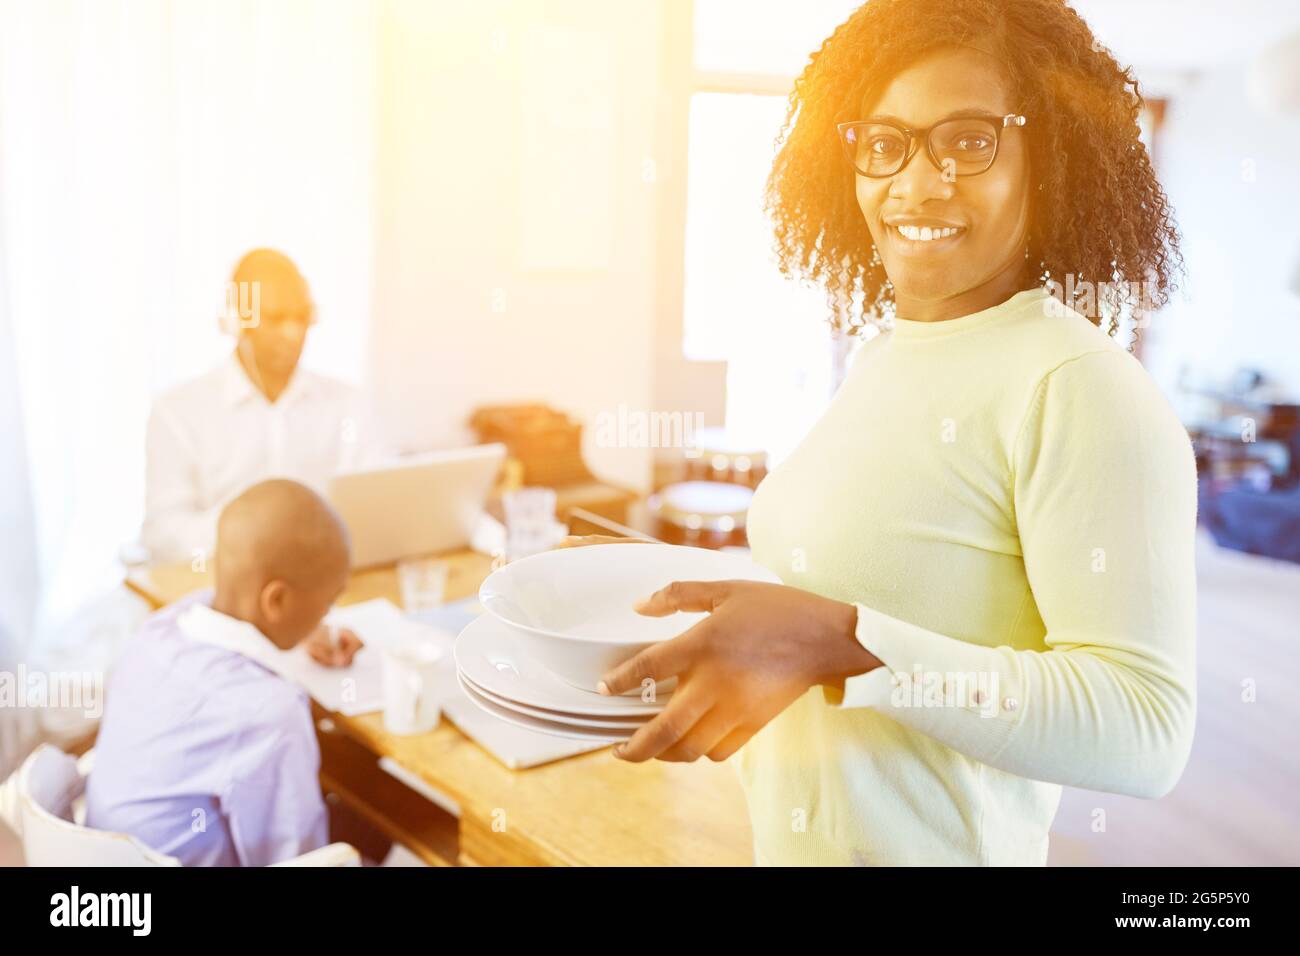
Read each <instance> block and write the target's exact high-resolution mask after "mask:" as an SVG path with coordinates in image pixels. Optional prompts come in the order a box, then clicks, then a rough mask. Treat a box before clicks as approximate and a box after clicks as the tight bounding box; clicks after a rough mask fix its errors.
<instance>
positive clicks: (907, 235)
mask: <svg viewBox="0 0 1300 956" xmlns="http://www.w3.org/2000/svg"><path fill="white" fill-rule="evenodd" d="M895 228H896V229H897V230H898V232H899V234H900V235H901V236H902V237H903V238H904V239H910V240H912V241H913V242H929V241H930V240H932V239H947V238H948V237H949V236H955V235H957V233H958V232H960V231H961V230H960V229H957V228H955V227H953V226H944V227H943V228H941V229H935V228H931V227H930V226H896V227H895Z"/></svg>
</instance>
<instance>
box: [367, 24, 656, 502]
mask: <svg viewBox="0 0 1300 956" xmlns="http://www.w3.org/2000/svg"><path fill="white" fill-rule="evenodd" d="M660 25H661V21H660V4H659V2H658V0H653V2H638V3H628V4H624V3H618V4H608V3H599V2H594V0H563V2H557V3H547V4H541V3H534V2H529V0H518V2H504V0H493V2H478V3H463V2H455V3H438V4H429V3H423V2H420V0H393V2H392V3H391V4H390V5H389V6H388V7H387V8H386V16H385V17H384V19H383V22H382V24H381V27H380V33H381V36H380V54H379V58H380V72H379V81H378V83H379V96H380V100H381V107H380V114H381V115H380V134H379V151H378V156H377V159H376V164H377V174H376V175H377V182H378V184H379V187H378V188H379V194H378V219H377V223H376V256H375V272H374V281H375V289H376V294H375V310H374V323H373V327H372V330H371V363H372V366H371V375H370V381H371V383H372V385H373V387H374V389H375V401H376V405H377V411H378V413H379V417H380V420H381V422H383V423H384V426H385V427H386V429H387V431H388V435H387V437H388V439H389V440H390V441H392V442H394V443H395V444H396V445H398V446H399V447H402V448H411V449H418V448H430V447H439V446H449V445H454V444H459V443H463V442H466V441H468V440H470V438H471V434H470V432H469V430H468V428H467V426H466V421H467V419H468V416H469V415H470V413H471V411H472V410H473V409H474V408H475V407H476V406H478V405H482V404H486V403H498V402H514V401H533V400H540V401H544V402H547V403H550V404H551V405H553V406H555V407H558V408H560V409H562V410H564V411H566V412H568V413H570V414H571V415H573V416H575V417H577V418H579V419H580V420H582V421H583V422H584V423H585V424H586V426H587V430H586V437H587V445H588V449H587V460H588V462H589V463H590V464H591V465H592V466H593V468H594V469H595V471H596V472H597V473H598V474H600V475H601V476H602V477H605V478H608V479H610V480H615V481H621V482H624V483H628V484H632V485H636V486H644V485H645V484H646V482H647V481H648V479H649V461H650V456H649V453H648V451H647V450H645V449H617V448H597V447H595V442H594V432H595V420H596V416H597V415H598V414H599V413H601V412H615V411H616V410H617V408H618V406H619V404H620V403H623V404H626V405H628V406H629V407H630V408H633V409H648V408H649V407H650V403H651V397H652V396H651V390H652V373H653V349H652V344H653V336H654V301H655V274H656V273H655V238H654V234H655V184H654V182H653V181H649V182H648V181H646V177H645V176H644V172H645V169H646V164H645V163H646V160H647V159H651V158H653V149H654V144H655V116H656V109H657V95H658V89H659V82H658V76H657V73H658V66H659V61H658V55H659V37H660ZM567 30H578V31H587V32H586V34H585V35H578V36H574V35H571V34H567V33H565V32H564V31H567ZM556 31H560V32H559V33H558V34H557V33H556ZM557 36H558V37H559V39H560V40H561V41H563V40H564V39H565V38H566V37H569V38H571V39H575V40H576V42H577V44H578V46H577V48H576V49H574V50H571V51H569V52H568V53H567V54H566V55H563V56H552V57H551V58H550V59H549V60H548V59H547V58H546V57H547V49H548V47H547V44H551V43H553V42H554V41H555V38H556V37H557ZM539 57H540V58H541V59H542V62H543V69H542V70H541V71H540V75H538V72H537V71H535V65H536V63H537V61H538V59H539ZM548 70H549V71H554V72H553V73H548V72H546V71H548ZM537 83H544V84H545V85H546V86H545V89H543V90H539V89H538V88H536V87H535V86H532V87H531V88H530V85H531V84H537ZM556 91H559V92H558V93H557V92H556ZM539 96H540V98H541V99H540V103H539ZM553 96H573V97H576V98H579V99H581V100H582V101H583V102H584V103H589V104H593V105H594V107H595V108H596V111H597V114H598V113H599V107H600V104H601V103H602V102H606V101H607V105H610V106H611V107H612V108H611V112H610V122H611V123H612V127H611V128H609V129H607V130H606V129H596V128H593V129H586V130H583V129H576V130H568V131H565V130H561V129H558V128H554V127H552V126H548V123H551V122H567V120H562V119H560V120H557V119H556V117H564V116H567V115H571V114H572V113H573V112H574V111H570V110H567V109H566V108H564V107H563V106H561V107H560V108H559V109H557V111H556V114H555V117H551V118H550V119H547V118H546V117H545V116H543V115H542V114H543V113H544V111H545V105H546V103H547V102H548V100H547V97H553ZM579 112H581V111H579ZM528 123H533V124H539V125H537V126H535V127H534V130H535V133H536V135H538V136H540V137H541V138H542V139H541V143H542V144H543V145H544V151H545V153H546V154H548V155H553V154H554V153H555V152H556V151H558V150H561V149H563V147H564V145H565V143H566V142H567V141H568V137H573V138H574V139H573V142H574V143H579V142H583V143H586V144H588V145H589V144H590V143H591V142H593V141H599V142H603V143H607V144H608V146H609V149H608V155H607V157H606V158H605V159H604V160H603V161H602V162H601V163H600V164H599V166H598V167H597V168H594V169H591V168H588V169H585V170H584V171H583V177H584V178H583V180H582V182H581V184H580V185H579V187H578V189H577V190H576V195H571V200H572V202H571V205H570V207H569V208H570V210H571V212H569V213H564V212H560V213H559V214H556V213H555V212H554V211H552V210H548V209H547V208H546V206H547V198H546V197H547V196H548V195H550V191H551V190H554V189H557V188H561V186H562V183H560V182H559V180H561V179H562V178H563V173H562V171H561V170H557V169H556V168H554V167H553V166H552V165H549V164H548V163H547V162H546V161H545V157H544V156H543V157H542V158H541V162H540V165H539V163H538V162H535V161H534V159H530V156H529V154H528V152H527V149H526V144H527V136H526V135H525V133H526V130H527V129H528V127H527V125H526V124H528ZM536 142H537V141H534V145H536ZM583 155H587V154H586V153H583ZM578 161H579V162H581V159H580V158H579V160H578ZM530 194H535V195H532V196H530ZM539 197H540V198H539ZM588 204H592V205H590V206H588ZM530 206H532V207H536V208H534V209H532V210H531V211H530V208H529V207H530ZM593 209H594V210H597V211H599V210H607V212H608V216H607V220H608V227H609V228H608V234H607V237H606V238H605V239H602V240H601V242H600V243H599V245H600V249H597V250H594V253H595V254H594V255H590V256H588V258H589V259H590V260H591V261H590V262H586V263H583V262H578V263H575V264H574V265H573V270H574V271H558V270H557V269H556V268H550V267H547V268H535V267H533V266H534V265H536V259H537V258H538V252H539V250H538V249H537V248H536V245H537V241H536V240H537V237H538V235H539V233H540V235H541V237H542V240H543V242H542V245H543V246H545V237H546V236H547V235H548V234H553V236H554V243H555V248H556V249H557V250H564V249H570V248H581V247H582V246H583V245H584V244H585V243H587V242H588V241H589V240H590V239H591V238H592V235H593V233H598V232H599V230H598V229H593V227H592V223H593V221H594V222H596V223H597V224H598V223H599V220H600V219H601V216H599V215H596V216H593V215H591V212H592V210H593ZM530 215H531V216H533V217H534V218H533V219H531V220H525V218H524V217H527V216H530ZM526 235H531V236H532V237H533V238H532V241H531V246H530V242H529V241H528V240H526V238H525V237H526ZM525 247H529V248H525ZM602 250H603V252H602ZM541 251H542V252H544V251H545V250H544V249H543V250H541ZM589 252H593V250H589ZM601 260H604V261H603V263H602V262H601ZM530 263H532V265H530ZM543 265H545V264H544V263H543ZM560 268H563V267H562V266H561V267H560Z"/></svg>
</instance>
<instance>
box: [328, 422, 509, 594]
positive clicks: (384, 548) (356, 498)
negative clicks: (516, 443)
mask: <svg viewBox="0 0 1300 956" xmlns="http://www.w3.org/2000/svg"><path fill="white" fill-rule="evenodd" d="M505 458H506V446H505V445H502V444H491V445H474V446H472V447H470V448H456V449H453V450H451V451H441V452H432V453H429V454H425V455H420V456H418V457H414V458H405V459H402V460H401V461H399V462H394V463H392V464H389V465H385V466H384V467H381V468H371V469H368V470H366V471H354V472H346V473H343V474H340V475H336V476H335V477H334V478H333V480H331V481H330V484H329V490H328V497H329V500H330V502H331V503H332V504H333V505H334V507H335V508H336V509H337V510H338V513H339V514H340V515H341V516H342V518H343V521H344V523H345V524H346V525H347V527H348V533H349V535H350V536H351V538H352V566H353V567H354V568H366V567H372V566H374V565H379V564H391V563H393V562H394V561H397V560H398V559H400V558H405V557H410V556H412V555H417V554H430V553H432V552H436V551H452V550H456V549H460V548H464V547H466V546H467V545H468V544H469V541H470V537H471V535H472V534H473V532H474V526H475V523H476V522H477V521H478V519H479V516H480V515H482V513H483V505H484V503H485V502H486V501H487V496H488V493H489V492H490V491H491V490H492V486H493V485H494V484H495V483H496V480H497V476H498V474H499V473H500V471H501V465H502V463H503V462H504V461H505Z"/></svg>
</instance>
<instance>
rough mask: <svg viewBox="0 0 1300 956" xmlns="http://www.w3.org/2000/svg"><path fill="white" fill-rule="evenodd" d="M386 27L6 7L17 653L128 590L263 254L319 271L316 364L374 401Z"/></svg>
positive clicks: (1, 314) (5, 390) (357, 20)
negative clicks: (240, 269)
mask: <svg viewBox="0 0 1300 956" xmlns="http://www.w3.org/2000/svg"><path fill="white" fill-rule="evenodd" d="M376 17H377V13H376V12H375V9H374V7H373V6H372V5H371V4H363V3H353V2H347V0H338V2H320V0H315V2H308V0H301V2H299V0H266V2H232V0H211V2H203V0H171V2H168V0H85V2H74V0H41V2H31V0H0V283H3V285H0V416H3V417H0V435H2V436H3V441H4V442H5V443H6V444H5V445H4V446H3V447H0V454H3V462H4V464H3V470H2V471H0V482H3V484H2V485H0V491H3V494H4V503H3V510H0V521H2V522H3V524H2V525H0V530H3V531H5V532H9V531H10V530H14V531H15V533H14V534H13V535H10V534H8V533H6V535H5V540H4V542H3V549H4V550H3V565H2V566H0V576H2V577H3V580H4V581H5V582H6V583H9V582H14V581H18V582H23V581H26V583H25V584H23V585H22V589H23V590H25V591H26V592H27V593H26V601H27V604H25V605H24V603H23V595H17V596H15V595H13V594H11V593H8V592H6V591H4V590H0V598H3V599H4V600H5V602H6V605H7V606H6V607H3V608H0V631H2V630H3V629H5V628H6V627H7V628H8V629H9V630H10V631H11V632H12V637H11V643H13V644H15V645H21V644H22V643H24V642H25V640H26V638H25V635H26V633H30V632H31V631H32V630H33V629H34V630H35V632H36V633H38V634H45V633H49V632H53V631H55V630H57V631H59V632H60V633H63V632H66V630H67V626H68V622H69V621H70V620H72V621H74V625H73V626H75V614H76V611H77V609H79V608H83V607H85V605H86V603H87V601H90V600H92V599H95V598H96V597H97V596H102V595H104V594H108V593H110V591H111V590H112V589H117V588H119V587H120V581H121V568H120V566H119V565H118V563H117V555H118V552H119V549H120V547H121V546H122V545H123V544H124V543H127V542H130V541H133V540H134V539H135V537H136V535H137V533H138V530H139V525H140V519H141V516H142V502H143V487H142V486H143V474H144V467H143V450H144V425H145V420H146V414H147V411H148V407H149V403H150V400H151V398H152V397H153V396H154V395H155V394H156V393H157V392H158V391H159V390H161V389H163V388H166V387H167V386H169V385H172V384H174V383H175V382H177V381H179V380H182V379H184V378H187V377H190V376H192V375H195V374H198V373H200V372H201V371H203V370H205V369H207V368H209V367H211V366H212V365H213V364H215V363H216V362H218V361H220V360H221V359H222V357H224V356H225V355H226V354H227V353H228V352H229V350H230V347H231V345H230V343H229V341H228V340H224V339H222V337H221V335H220V333H219V331H218V325H217V315H218V312H219V310H220V308H221V306H222V303H223V301H224V293H225V282H226V279H227V277H228V274H229V271H230V269H231V267H232V266H233V264H234V261H235V260H236V259H237V258H238V257H239V255H240V254H241V253H243V252H244V251H246V250H247V249H249V248H252V247H255V246H263V245H268V246H274V247H277V248H281V249H283V250H284V251H285V252H287V253H288V254H289V255H291V256H292V257H294V258H295V259H296V260H297V261H298V263H299V265H300V267H301V268H302V270H303V272H304V274H305V275H306V276H307V278H308V281H309V282H310V283H311V285H312V291H313V294H314V297H315V299H316V301H317V304H318V309H319V318H320V324H319V325H318V326H317V328H316V329H315V330H313V333H312V335H311V337H310V338H309V343H308V349H307V353H306V356H305V358H304V361H305V362H306V363H308V364H310V365H312V366H313V367H314V368H317V369H319V370H322V371H325V372H329V373H332V374H336V375H339V376H341V377H343V378H347V379H351V380H353V381H359V380H360V378H361V375H362V372H363V370H364V368H365V345H366V338H367V336H366V329H367V326H368V320H369V307H370V302H371V293H372V290H371V281H370V277H371V264H370V254H371V245H372V242H371V239H372V221H371V220H372V209H373V203H372V197H373V192H374V184H373V166H374V163H373V152H374V131H375V127H376V112H377V104H376V103H375V65H376V64H375V38H376V29H375V19H376ZM11 373H12V374H11ZM24 569H30V574H29V575H28V578H26V579H25V578H23V577H22V573H23V572H24ZM0 587H3V585H0ZM37 589H39V591H37ZM33 620H34V621H35V624H33ZM3 650H4V649H3V648H0V652H2V651H3ZM3 656H4V655H3V653H0V657H3ZM0 666H3V662H2V661H0Z"/></svg>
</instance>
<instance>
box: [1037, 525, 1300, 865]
mask: <svg viewBox="0 0 1300 956" xmlns="http://www.w3.org/2000/svg"><path fill="white" fill-rule="evenodd" d="M1197 575H1198V595H1199V599H1198V605H1199V606H1198V616H1199V621H1200V627H1199V633H1198V638H1199V639H1198V647H1197V654H1198V672H1199V685H1198V691H1199V695H1200V696H1199V706H1198V714H1197V722H1196V740H1195V743H1194V744H1193V747H1192V756H1191V759H1190V761H1189V762H1188V765H1187V769H1186V771H1185V772H1184V774H1183V777H1182V779H1181V780H1180V781H1179V783H1178V786H1177V787H1175V788H1174V791H1173V792H1172V793H1170V794H1169V795H1168V796H1167V797H1165V798H1164V799H1162V800H1137V799H1134V798H1131V797H1120V796H1115V795H1114V794H1105V793H1095V792H1093V791H1090V790H1075V789H1068V788H1067V789H1066V791H1065V793H1064V795H1063V797H1062V799H1061V808H1060V810H1059V812H1058V813H1057V816H1056V822H1055V824H1054V825H1053V827H1052V843H1051V852H1050V854H1049V856H1048V862H1049V865H1053V866H1116V865H1118V866H1126V865H1158V866H1191V865H1207V866H1231V865H1244V866H1260V865H1292V866H1294V865H1300V565H1296V564H1289V563H1286V562H1282V561H1272V560H1269V559H1266V558H1259V557H1255V556H1253V555H1247V554H1241V553H1239V552H1236V551H1228V550H1225V549H1220V548H1218V547H1217V546H1216V545H1215V544H1214V542H1213V540H1212V539H1210V538H1209V537H1208V535H1205V534H1204V532H1202V537H1201V538H1200V540H1198V542H1197ZM1247 679H1250V680H1253V681H1254V683H1255V693H1256V700H1255V702H1254V703H1246V702H1244V701H1243V700H1242V684H1243V681H1246V680H1247ZM1098 809H1101V810H1104V811H1105V832H1093V826H1094V819H1095V818H1096V817H1097V814H1096V811H1097V810H1098Z"/></svg>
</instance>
